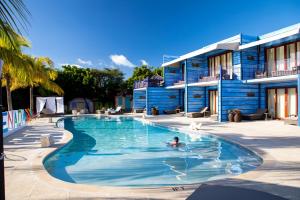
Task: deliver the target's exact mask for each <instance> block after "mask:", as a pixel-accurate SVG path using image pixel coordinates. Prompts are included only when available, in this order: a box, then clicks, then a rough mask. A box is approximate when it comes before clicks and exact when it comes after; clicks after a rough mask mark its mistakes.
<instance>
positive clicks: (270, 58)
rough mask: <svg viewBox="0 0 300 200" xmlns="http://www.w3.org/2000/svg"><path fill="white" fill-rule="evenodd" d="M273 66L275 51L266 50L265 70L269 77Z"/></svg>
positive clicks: (272, 49)
mask: <svg viewBox="0 0 300 200" xmlns="http://www.w3.org/2000/svg"><path fill="white" fill-rule="evenodd" d="M274 66H275V49H274V48H271V49H267V70H268V73H269V75H270V74H271V72H272V71H273V69H274Z"/></svg>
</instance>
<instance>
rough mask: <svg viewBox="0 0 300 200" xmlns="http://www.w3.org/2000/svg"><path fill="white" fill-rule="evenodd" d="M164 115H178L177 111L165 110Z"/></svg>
mask: <svg viewBox="0 0 300 200" xmlns="http://www.w3.org/2000/svg"><path fill="white" fill-rule="evenodd" d="M164 114H167V115H170V114H176V109H175V110H164Z"/></svg>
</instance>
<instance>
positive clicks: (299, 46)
mask: <svg viewBox="0 0 300 200" xmlns="http://www.w3.org/2000/svg"><path fill="white" fill-rule="evenodd" d="M296 49H297V66H300V42H297V46H296Z"/></svg>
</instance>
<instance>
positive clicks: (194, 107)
mask: <svg viewBox="0 0 300 200" xmlns="http://www.w3.org/2000/svg"><path fill="white" fill-rule="evenodd" d="M187 99H188V109H187V112H199V111H200V108H203V107H205V105H206V94H205V87H189V88H188V96H187Z"/></svg>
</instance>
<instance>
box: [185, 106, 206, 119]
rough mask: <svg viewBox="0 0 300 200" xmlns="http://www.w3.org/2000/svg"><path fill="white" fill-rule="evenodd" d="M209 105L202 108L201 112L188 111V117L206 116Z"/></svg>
mask: <svg viewBox="0 0 300 200" xmlns="http://www.w3.org/2000/svg"><path fill="white" fill-rule="evenodd" d="M207 110H208V107H204V108H201V109H200V112H190V113H187V117H191V118H197V117H204V114H205V113H206V112H207Z"/></svg>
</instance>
